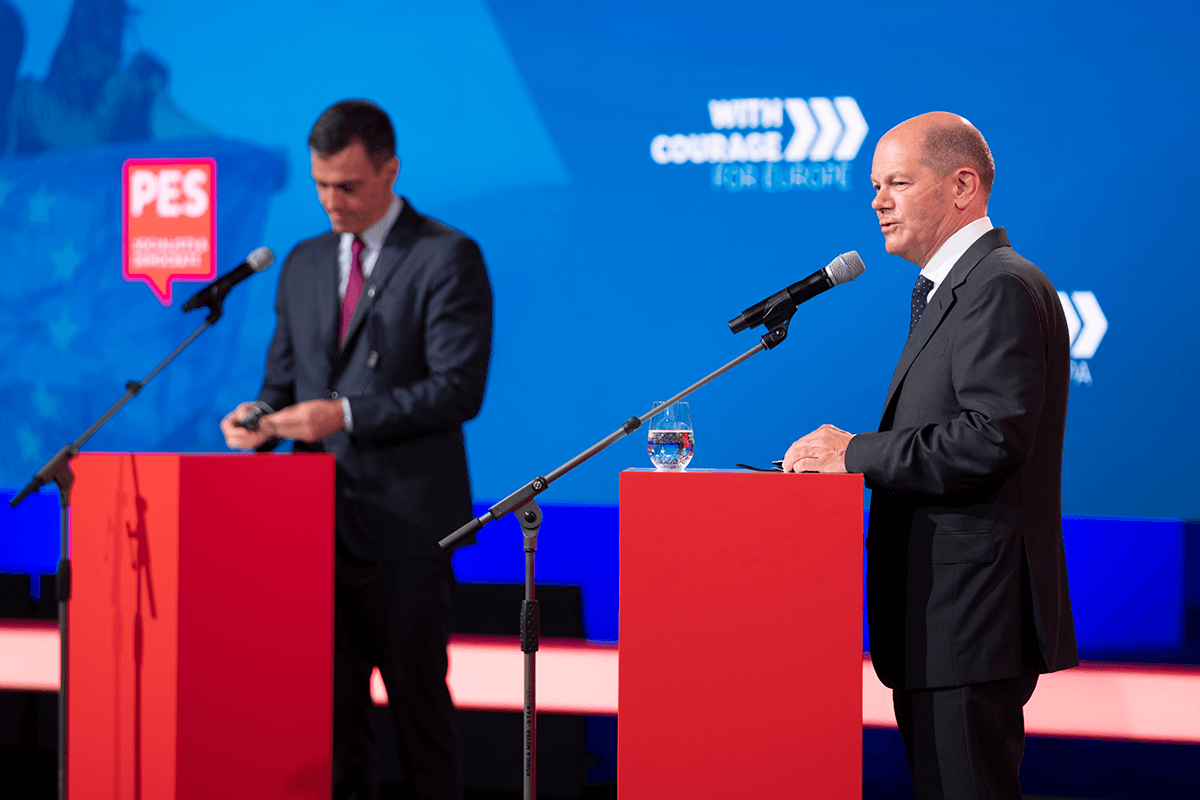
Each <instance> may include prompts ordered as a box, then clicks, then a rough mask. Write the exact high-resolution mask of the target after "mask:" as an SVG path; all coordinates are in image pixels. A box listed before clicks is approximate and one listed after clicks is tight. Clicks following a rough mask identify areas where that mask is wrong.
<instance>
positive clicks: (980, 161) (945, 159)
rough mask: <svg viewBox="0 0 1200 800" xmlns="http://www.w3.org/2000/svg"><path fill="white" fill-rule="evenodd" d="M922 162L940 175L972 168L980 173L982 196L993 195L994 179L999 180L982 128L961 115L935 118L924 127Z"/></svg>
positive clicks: (944, 175) (943, 175) (940, 176)
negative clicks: (938, 119)
mask: <svg viewBox="0 0 1200 800" xmlns="http://www.w3.org/2000/svg"><path fill="white" fill-rule="evenodd" d="M951 116H952V115H951ZM921 163H922V164H924V165H925V166H927V167H929V168H930V169H932V170H933V171H934V172H935V173H936V174H937V176H938V177H939V178H944V177H946V176H947V175H949V174H950V173H951V172H954V170H956V169H961V168H963V167H966V168H967V169H973V170H975V172H976V173H978V174H979V188H980V190H981V191H982V192H983V196H984V197H985V198H986V197H989V196H990V195H991V194H992V182H993V181H995V179H996V162H995V161H993V160H992V151H991V149H990V148H989V147H988V144H987V142H986V141H985V140H984V138H983V134H982V133H980V132H979V129H978V128H976V127H975V126H974V125H972V124H971V123H969V122H967V121H966V120H965V119H963V118H962V117H955V118H954V120H951V121H948V122H938V121H934V122H933V123H932V124H931V125H930V126H929V127H928V128H927V129H926V130H925V136H924V138H923V139H922V141H921Z"/></svg>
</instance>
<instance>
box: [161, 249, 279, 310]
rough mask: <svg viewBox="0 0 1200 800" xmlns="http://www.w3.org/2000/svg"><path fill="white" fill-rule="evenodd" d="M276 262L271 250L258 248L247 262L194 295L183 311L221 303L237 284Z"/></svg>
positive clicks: (249, 256) (184, 305)
mask: <svg viewBox="0 0 1200 800" xmlns="http://www.w3.org/2000/svg"><path fill="white" fill-rule="evenodd" d="M274 261H275V254H274V253H272V252H271V248H269V247H260V248H258V249H257V250H255V251H254V252H253V253H251V254H250V255H248V256H246V260H245V261H243V262H242V263H241V264H239V265H238V266H236V267H234V268H233V269H231V270H229V272H226V273H225V274H224V275H222V276H221V277H219V278H217V279H216V280H215V281H213V282H212V283H210V284H209V285H208V286H205V287H204V288H203V289H201V290H200V291H198V292H196V293H195V294H194V295H192V297H191V299H189V300H188V301H187V302H186V303H184V304H183V310H184V311H185V312H187V311H194V310H195V309H197V308H200V307H201V306H207V305H210V304H213V303H219V302H221V301H222V300H224V299H225V295H227V294H229V290H230V289H232V288H233V287H234V285H235V284H238V283H241V282H242V281H244V280H246V278H249V277H250V276H251V275H253V274H254V273H256V272H262V271H263V270H264V269H266V268H267V267H269V266H271V263H272V262H274Z"/></svg>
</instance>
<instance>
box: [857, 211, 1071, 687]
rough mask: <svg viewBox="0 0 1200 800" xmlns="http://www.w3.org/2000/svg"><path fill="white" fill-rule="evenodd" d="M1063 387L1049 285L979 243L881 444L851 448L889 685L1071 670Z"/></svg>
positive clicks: (891, 408)
mask: <svg viewBox="0 0 1200 800" xmlns="http://www.w3.org/2000/svg"><path fill="white" fill-rule="evenodd" d="M1069 381H1070V356H1069V341H1068V334H1067V323H1066V320H1065V318H1064V316H1063V310H1062V306H1061V304H1060V303H1059V300H1058V297H1057V294H1056V292H1055V290H1054V287H1053V286H1052V285H1051V283H1050V281H1049V279H1048V278H1046V276H1045V275H1044V274H1043V273H1042V272H1041V271H1040V270H1039V269H1038V268H1037V267H1035V266H1034V265H1033V264H1031V263H1030V262H1028V261H1026V260H1025V259H1024V258H1022V257H1021V256H1019V255H1017V253H1016V252H1014V251H1013V249H1012V247H1011V246H1010V245H1009V242H1008V236H1007V235H1006V234H1005V232H1004V229H1002V228H997V229H994V230H992V231H989V232H988V233H986V234H984V235H983V236H982V237H980V239H979V240H977V241H976V242H975V243H974V244H973V245H972V246H971V247H970V249H968V250H967V252H966V253H965V254H964V255H963V257H962V258H961V259H959V261H958V262H957V263H956V264H955V265H954V267H953V268H952V269H951V270H950V273H949V275H948V276H947V277H946V280H945V282H944V283H943V284H942V285H941V286H940V287H939V288H938V290H937V292H936V293H935V294H934V295H933V297H932V298H931V299H930V301H929V305H928V307H927V308H926V309H925V313H924V315H923V316H922V317H921V320H920V322H919V323H918V324H917V326H916V328H915V329H914V330H913V331H912V333H911V335H910V336H909V338H908V341H907V343H906V344H905V347H904V352H903V353H902V354H901V356H900V362H899V364H898V365H897V366H896V371H895V374H894V375H893V377H892V383H891V386H890V387H889V389H888V394H887V400H886V401H885V403H884V411H883V419H882V421H881V422H880V425H879V432H878V433H865V434H859V435H856V436H855V437H854V438H853V439H851V441H850V444H849V446H848V448H847V450H846V466H847V469H848V470H849V471H851V472H862V473H864V474H865V475H866V478H867V483H868V486H870V487H871V489H872V490H873V491H872V497H871V516H870V523H869V527H868V536H867V550H868V565H867V612H868V623H869V626H870V636H871V656H872V660H873V662H874V665H875V670H876V672H877V673H878V675H879V678H880V680H882V681H883V683H884V684H885V685H887V686H890V687H893V688H904V689H920V688H933V687H941V686H959V685H963V684H968V683H980V682H983V681H989V680H998V679H1002V678H1011V677H1017V676H1019V675H1023V674H1033V673H1037V672H1046V671H1053V670H1057V669H1063V668H1065V667H1070V666H1074V665H1075V664H1077V663H1078V657H1077V654H1076V648H1075V629H1074V624H1073V620H1072V616H1071V604H1070V597H1069V594H1068V590H1067V572H1066V559H1065V554H1064V551H1063V539H1062V509H1061V502H1060V494H1061V482H1062V450H1063V433H1064V427H1065V422H1066V414H1067V391H1068V388H1069Z"/></svg>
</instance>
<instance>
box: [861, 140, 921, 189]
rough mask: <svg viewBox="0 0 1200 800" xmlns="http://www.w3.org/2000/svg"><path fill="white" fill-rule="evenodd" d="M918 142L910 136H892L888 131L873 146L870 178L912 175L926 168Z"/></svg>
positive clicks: (874, 179)
mask: <svg viewBox="0 0 1200 800" xmlns="http://www.w3.org/2000/svg"><path fill="white" fill-rule="evenodd" d="M920 154H921V151H920V143H919V142H916V141H913V140H912V139H911V137H902V136H893V135H892V132H889V133H888V134H887V135H886V136H884V137H883V138H882V139H880V140H879V144H878V145H876V147H875V157H874V158H873V159H872V161H871V180H873V181H876V182H878V181H882V180H885V179H888V178H895V177H897V176H900V175H906V176H910V177H911V176H913V175H915V174H917V173H920V172H923V171H924V170H927V169H928V167H926V166H925V165H924V164H922V163H921V159H920Z"/></svg>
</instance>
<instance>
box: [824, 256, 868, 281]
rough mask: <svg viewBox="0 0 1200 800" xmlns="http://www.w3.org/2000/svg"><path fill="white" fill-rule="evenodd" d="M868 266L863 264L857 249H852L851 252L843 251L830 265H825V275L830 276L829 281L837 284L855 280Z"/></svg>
mask: <svg viewBox="0 0 1200 800" xmlns="http://www.w3.org/2000/svg"><path fill="white" fill-rule="evenodd" d="M866 268H867V266H866V264H863V260H862V258H861V257H860V256H859V255H858V251H857V250H851V251H850V252H849V253H842V254H841V255H840V256H838V257H837V258H835V259H834V260H833V261H830V262H829V266H827V267H825V275H826V276H827V277H828V278H829V283H830V284H831V285H833V286H837V285H838V284H839V283H847V282H849V281H852V280H854V279H855V278H857V277H858V276H859V275H862V274H863V271H864V270H865V269H866Z"/></svg>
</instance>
